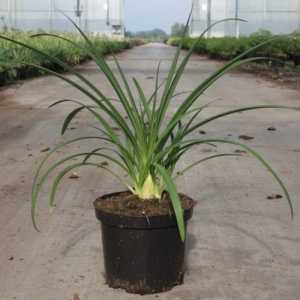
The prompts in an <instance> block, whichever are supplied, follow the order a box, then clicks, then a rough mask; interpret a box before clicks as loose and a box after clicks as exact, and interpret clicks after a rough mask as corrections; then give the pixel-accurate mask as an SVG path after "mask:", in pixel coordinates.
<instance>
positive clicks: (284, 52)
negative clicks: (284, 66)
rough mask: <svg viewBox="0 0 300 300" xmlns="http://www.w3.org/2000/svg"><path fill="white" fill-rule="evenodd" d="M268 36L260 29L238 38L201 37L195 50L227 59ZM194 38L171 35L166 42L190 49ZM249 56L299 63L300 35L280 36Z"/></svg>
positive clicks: (269, 36)
mask: <svg viewBox="0 0 300 300" xmlns="http://www.w3.org/2000/svg"><path fill="white" fill-rule="evenodd" d="M270 38H272V34H271V33H270V32H268V31H260V32H257V33H253V34H252V35H250V36H248V37H240V38H235V37H223V38H207V39H205V38H203V39H200V40H199V42H198V43H197V45H196V47H195V52H196V53H198V54H206V55H209V57H211V58H215V59H224V60H229V59H232V58H234V57H236V56H237V55H239V54H241V53H243V52H244V51H246V50H247V49H250V48H251V47H253V46H255V45H258V44H259V43H261V42H263V41H267V40H268V39H270ZM196 40H197V39H195V38H189V37H185V38H179V37H173V38H170V39H169V40H168V44H169V45H172V46H178V45H179V44H180V43H181V42H182V47H183V48H184V49H190V47H191V46H192V45H193V44H194V43H195V41H196ZM251 56H264V57H269V58H277V59H280V60H283V61H286V60H291V61H293V62H294V63H295V65H300V35H299V34H295V35H292V36H280V37H278V39H276V40H275V41H273V42H271V43H269V44H267V45H265V46H263V47H261V48H259V49H257V50H256V51H254V52H252V53H251Z"/></svg>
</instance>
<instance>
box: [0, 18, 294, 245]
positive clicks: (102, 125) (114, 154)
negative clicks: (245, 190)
mask: <svg viewBox="0 0 300 300" xmlns="http://www.w3.org/2000/svg"><path fill="white" fill-rule="evenodd" d="M230 20H234V21H242V20H237V19H225V20H222V21H219V22H216V23H214V24H213V25H211V26H210V27H209V28H207V29H206V30H205V32H203V34H202V35H201V36H200V37H199V40H200V39H201V38H203V37H204V35H205V34H206V32H207V31H209V30H210V29H211V28H212V27H213V26H215V25H217V24H219V23H221V22H225V21H230ZM70 21H71V22H72V23H73V25H74V26H75V27H76V28H77V30H78V31H79V33H80V34H81V36H82V38H83V39H84V40H85V42H86V46H85V47H84V51H86V53H87V54H88V55H89V56H90V57H91V59H93V60H94V62H95V63H96V65H97V66H98V67H99V69H100V71H101V72H102V73H103V74H104V75H105V77H106V79H107V80H108V81H109V83H110V85H111V88H112V89H113V91H114V92H115V94H116V98H117V101H118V105H116V102H115V100H116V99H111V98H110V97H108V96H106V95H105V94H104V93H103V92H102V91H101V89H100V88H99V87H98V86H96V85H95V84H94V83H92V82H91V81H90V80H88V79H87V78H86V77H85V76H84V75H82V74H81V73H79V72H77V71H76V70H74V69H73V68H71V67H70V66H68V65H67V64H65V63H64V62H62V61H61V60H59V59H58V58H56V57H53V56H50V55H48V54H46V53H44V52H43V51H41V50H38V49H35V48H33V47H31V46H29V45H26V44H23V43H21V42H18V41H15V40H13V39H10V38H9V37H6V36H1V38H2V39H4V40H7V41H10V42H13V43H16V44H18V45H20V46H22V47H24V48H27V49H30V50H31V51H33V52H34V53H36V54H38V55H41V56H44V57H46V58H47V59H49V60H50V61H53V62H54V63H56V64H58V65H59V66H61V67H62V68H63V69H65V70H68V71H69V72H70V73H71V74H72V75H74V76H75V77H76V79H77V80H76V81H75V80H73V79H71V78H70V77H67V76H65V75H63V74H60V73H57V72H55V71H52V70H49V69H47V68H46V67H43V66H40V65H34V64H30V65H31V66H33V67H36V68H38V69H40V70H43V71H45V72H47V73H49V74H51V75H54V76H56V77H58V78H60V79H61V80H63V81H65V82H67V83H68V84H70V85H71V86H73V87H74V88H75V89H77V90H79V91H80V92H81V93H82V94H83V95H84V96H86V97H87V98H89V100H90V102H91V103H90V104H86V103H83V102H80V101H77V100H71V99H65V100H60V101H58V102H56V103H54V104H53V105H51V106H56V105H62V104H64V103H67V102H68V103H70V102H71V103H74V104H75V105H76V107H75V108H74V110H72V111H71V112H70V113H69V114H68V115H67V116H66V118H65V120H64V122H63V126H62V132H61V133H62V134H65V132H66V130H67V129H68V127H69V126H70V124H71V122H72V120H73V119H74V118H75V117H76V116H77V115H78V114H79V113H80V112H82V111H83V110H86V111H88V112H89V113H90V114H91V116H92V117H93V118H94V119H95V121H96V122H97V123H98V131H97V132H96V133H97V134H95V135H94V136H84V137H79V138H75V139H72V140H69V141H66V142H63V143H62V144H59V145H57V146H56V147H54V148H53V150H51V151H50V152H49V153H48V154H47V156H46V157H45V158H44V159H43V161H42V162H41V164H40V166H39V168H38V170H37V174H36V176H35V178H34V183H33V188H32V220H33V224H34V226H35V228H36V229H38V228H37V224H36V220H35V212H36V204H37V199H38V196H39V193H40V191H41V189H42V187H43V185H44V183H45V182H46V180H47V179H48V177H49V175H50V174H52V173H53V172H54V171H55V170H57V169H58V168H59V167H61V166H64V168H63V170H61V171H60V172H59V173H58V175H57V176H56V177H55V179H54V182H53V184H52V188H51V192H50V200H49V204H50V206H51V207H52V206H54V203H55V196H56V192H57V189H58V187H59V184H60V183H61V181H62V179H63V178H64V177H65V176H66V175H67V174H68V173H69V172H72V171H74V170H75V169H78V168H81V167H85V166H91V167H96V168H102V169H103V170H106V171H108V172H109V173H110V174H111V175H113V176H114V177H115V178H116V179H117V180H119V181H121V182H122V183H124V185H126V188H127V189H128V190H129V191H131V193H132V194H134V195H136V196H138V198H139V199H140V201H143V200H146V199H157V201H160V200H161V199H162V197H163V195H164V193H165V192H167V193H168V194H169V198H170V200H171V202H172V206H173V208H174V213H175V216H176V220H177V224H178V229H179V233H180V236H181V238H182V240H184V239H185V228H184V220H183V209H182V206H181V202H180V196H179V195H178V192H177V189H176V184H175V182H174V180H175V179H176V177H178V176H181V175H184V174H185V172H186V171H188V170H190V169H191V168H192V167H195V166H197V165H199V164H200V163H202V162H204V161H207V160H210V159H215V158H218V157H225V156H232V155H234V154H232V153H223V154H216V155H211V156H208V157H206V158H204V159H201V160H199V161H196V162H194V163H192V164H191V165H190V166H188V167H187V168H185V169H184V170H181V171H180V170H179V171H178V170H177V169H176V165H177V164H178V162H179V161H180V159H181V158H182V157H183V156H184V155H185V154H187V153H188V152H189V151H190V150H191V149H192V148H193V147H195V146H198V145H205V144H206V145H212V146H214V145H218V144H229V145H234V146H239V147H241V148H242V149H244V150H245V151H247V152H248V153H249V154H251V155H252V156H253V157H254V158H256V159H257V160H258V161H259V162H260V163H261V164H262V165H263V166H264V167H266V169H267V170H268V171H269V172H270V173H271V175H272V176H273V177H274V179H275V180H276V181H277V183H278V184H279V185H280V187H281V188H282V190H283V192H284V195H285V196H286V198H287V201H288V204H289V207H290V211H291V214H292V215H293V206H292V202H291V198H290V195H289V193H288V191H287V189H286V187H285V185H284V184H283V182H282V180H281V179H280V178H279V177H278V175H277V173H276V172H275V171H274V170H273V168H272V167H271V166H270V165H269V164H268V163H267V162H266V160H265V159H264V158H263V157H262V156H261V155H260V154H259V153H257V152H256V151H255V150H253V149H252V148H250V147H249V146H248V145H245V144H243V143H240V142H239V141H234V140H232V139H223V138H219V139H216V138H203V137H201V138H195V137H191V134H192V133H194V132H196V131H197V130H199V128H201V127H202V126H204V125H206V124H208V123H211V122H212V121H214V120H217V119H220V118H223V117H226V116H230V115H233V114H236V113H241V112H245V111H251V110H257V109H287V108H288V109H297V108H293V107H285V106H278V105H256V106H249V107H242V108H239V109H234V110H230V111H226V112H223V113H220V114H217V115H214V116H212V117H209V118H207V119H202V120H201V121H199V119H198V118H197V117H198V116H199V115H200V114H201V112H202V111H203V110H204V109H205V108H206V107H207V105H205V104H201V103H202V102H201V96H202V95H203V94H204V93H205V91H206V90H207V89H208V88H210V87H211V86H212V85H213V84H214V83H215V82H216V81H217V80H218V79H219V78H221V77H222V76H223V75H224V74H226V73H228V72H229V71H230V70H232V69H234V68H237V67H239V66H241V65H243V64H247V63H250V62H253V61H259V60H265V59H268V58H265V57H251V58H248V57H247V55H248V54H250V53H251V52H252V51H255V50H256V49H258V48H259V47H262V46H264V45H266V44H267V43H269V42H270V41H268V42H262V43H261V44H259V45H256V46H255V47H253V48H251V49H249V50H247V51H246V52H244V53H243V54H241V55H239V56H238V57H236V58H235V59H233V60H231V61H230V62H228V63H226V64H225V65H224V66H223V67H221V68H220V69H219V70H217V71H216V72H214V73H213V74H212V75H211V76H209V77H208V78H207V79H206V80H204V81H203V82H201V83H199V85H198V86H197V87H195V88H194V90H193V91H192V92H189V93H188V94H182V96H183V95H184V99H183V100H182V101H181V102H180V103H179V105H178V107H176V110H175V112H174V113H172V115H171V117H167V113H168V110H169V109H170V106H171V105H172V102H173V100H174V97H175V96H176V95H177V94H178V91H177V87H178V84H179V82H180V80H181V78H182V75H183V74H184V70H185V68H186V66H187V64H188V62H189V59H190V58H191V56H192V54H193V49H194V47H195V46H196V44H197V41H195V43H194V45H193V46H192V47H191V49H190V50H189V51H188V52H186V53H184V56H183V58H182V59H181V58H180V56H181V47H180V46H179V47H178V49H177V50H176V53H175V55H174V58H173V60H172V63H171V66H170V69H169V71H168V75H167V78H166V79H165V80H163V81H162V82H160V80H159V73H160V63H159V64H158V67H157V70H156V80H155V87H154V91H153V93H152V95H151V96H147V95H146V94H145V92H144V90H143V88H142V86H141V85H140V83H139V81H138V79H137V78H133V79H132V82H131V81H129V80H128V79H127V77H126V75H125V74H124V72H123V70H122V67H121V66H120V63H119V61H118V60H117V58H115V57H114V56H113V57H114V63H115V65H116V67H117V70H118V73H119V77H117V76H116V74H114V72H113V70H112V67H111V66H110V65H109V64H108V63H107V61H106V60H105V58H104V57H103V56H102V55H101V54H99V53H98V51H97V49H96V47H95V46H94V44H93V43H92V42H91V41H90V39H89V38H88V36H87V35H86V34H85V33H84V32H83V31H82V30H81V29H80V28H79V27H78V26H77V25H76V23H75V22H73V21H72V20H70ZM186 31H187V27H186ZM42 36H48V37H53V38H57V39H61V40H63V41H65V42H66V43H71V44H72V45H73V46H75V47H79V48H82V45H79V44H76V43H75V42H73V41H70V40H68V39H66V38H65V37H61V36H59V35H55V34H38V35H35V36H33V38H38V37H42ZM275 39H276V38H275ZM273 40H274V39H273ZM23 63H24V64H26V62H23ZM198 102H199V104H197V103H198ZM197 105H198V106H197ZM116 127H117V128H118V131H117V132H116V131H115V128H116ZM89 140H98V141H99V143H100V145H99V147H98V148H95V149H92V150H91V151H89V152H84V153H75V154H73V155H70V156H67V157H65V158H63V159H61V160H59V161H57V162H55V163H54V164H52V165H50V166H48V167H47V169H46V170H44V171H43V169H44V165H45V164H46V162H47V161H48V158H49V157H50V156H51V155H52V154H53V153H55V152H57V151H58V150H59V149H61V148H63V147H65V146H67V145H70V144H73V143H77V142H84V143H86V142H89ZM103 142H105V144H109V145H110V146H109V147H108V146H106V145H105V146H103ZM78 159H80V161H78ZM103 159H105V160H106V161H110V162H111V164H114V165H116V166H117V167H118V168H120V169H121V170H122V172H123V173H124V177H121V176H120V175H119V173H118V174H117V173H116V172H114V171H112V170H111V169H110V168H109V166H105V164H103ZM97 160H99V161H98V162H97Z"/></svg>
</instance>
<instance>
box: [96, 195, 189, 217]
mask: <svg viewBox="0 0 300 300" xmlns="http://www.w3.org/2000/svg"><path fill="white" fill-rule="evenodd" d="M179 195H180V200H181V205H182V208H183V209H184V210H186V209H189V208H191V207H193V206H194V205H195V202H194V201H193V200H192V199H190V198H189V197H187V196H185V195H183V194H179ZM95 206H96V208H97V209H99V210H102V211H105V212H108V213H112V214H117V215H122V216H129V217H144V216H145V215H146V216H149V217H152V216H163V215H169V214H170V213H171V214H173V212H174V210H173V206H172V203H171V200H170V197H169V195H168V194H167V193H165V194H164V196H163V197H162V199H161V200H158V199H151V200H141V199H140V198H138V197H137V196H136V195H133V194H132V193H130V192H121V193H118V194H115V195H113V196H111V197H107V198H104V199H103V198H98V199H97V200H96V202H95Z"/></svg>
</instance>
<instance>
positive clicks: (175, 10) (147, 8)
mask: <svg viewBox="0 0 300 300" xmlns="http://www.w3.org/2000/svg"><path fill="white" fill-rule="evenodd" d="M190 6H191V4H190V0H125V26H126V30H129V31H141V30H150V29H154V28H160V29H163V30H165V31H166V32H168V33H169V32H170V29H171V26H172V24H174V23H175V22H180V23H185V22H186V20H187V18H188V15H189V11H190Z"/></svg>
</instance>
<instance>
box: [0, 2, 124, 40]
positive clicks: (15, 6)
mask: <svg viewBox="0 0 300 300" xmlns="http://www.w3.org/2000/svg"><path fill="white" fill-rule="evenodd" d="M123 2H124V1H123V0H43V1H41V0H1V1H0V28H1V27H2V28H14V29H20V30H34V31H36V30H45V31H73V30H74V27H73V26H72V24H70V22H69V21H68V20H67V19H66V17H65V16H64V15H63V14H66V15H68V16H69V17H71V18H72V19H73V20H75V21H76V23H77V24H78V25H79V26H80V27H81V28H82V29H83V30H84V31H86V32H93V33H101V34H106V35H109V36H111V35H115V36H123V35H124V7H123V5H124V4H123Z"/></svg>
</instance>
